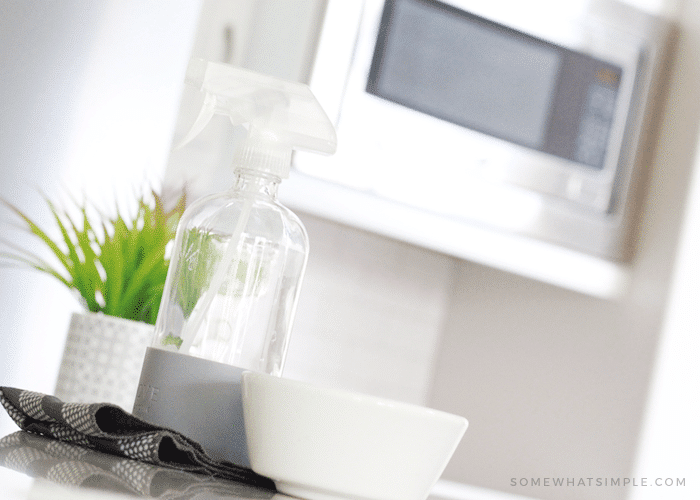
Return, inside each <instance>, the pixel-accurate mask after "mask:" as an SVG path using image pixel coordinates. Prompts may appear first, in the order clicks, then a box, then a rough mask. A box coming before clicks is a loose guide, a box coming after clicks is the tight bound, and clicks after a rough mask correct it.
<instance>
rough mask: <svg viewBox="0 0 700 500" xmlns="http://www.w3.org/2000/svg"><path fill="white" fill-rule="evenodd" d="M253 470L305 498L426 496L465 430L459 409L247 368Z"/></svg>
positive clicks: (402, 499) (414, 499) (417, 499)
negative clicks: (454, 412) (440, 408)
mask: <svg viewBox="0 0 700 500" xmlns="http://www.w3.org/2000/svg"><path fill="white" fill-rule="evenodd" d="M243 410H244V415H245V427H246V437H247V441H248V454H249V456H250V463H251V467H252V469H253V470H254V471H255V472H257V473H258V474H262V475H264V476H267V477H269V478H270V479H272V480H274V481H275V485H276V486H277V489H278V490H279V491H280V492H282V493H286V494H288V495H292V496H296V497H300V498H305V499H308V500H338V499H345V500H347V499H362V500H380V499H381V500H425V499H426V498H427V497H428V495H429V493H430V489H431V488H432V486H433V485H434V484H435V482H436V481H437V480H438V479H439V478H440V475H441V474H442V472H443V470H444V469H445V467H446V466H447V463H448V462H449V460H450V458H451V457H452V454H453V453H454V450H455V448H456V447H457V444H459V441H460V440H461V439H462V436H463V435H464V432H465V431H466V429H467V420H466V419H464V418H462V417H459V416H457V415H451V414H449V413H445V412H441V411H437V410H431V409H429V408H423V407H420V406H416V405H411V404H407V403H400V402H396V401H390V400H386V399H381V398H377V397H373V396H367V395H362V394H355V393H350V392H345V391H340V390H336V389H329V388H322V387H319V386H316V385H313V384H308V383H304V382H298V381H294V380H288V379H284V378H279V377H274V376H271V375H265V374H262V373H253V372H246V373H244V374H243Z"/></svg>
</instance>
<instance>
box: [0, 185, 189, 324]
mask: <svg viewBox="0 0 700 500" xmlns="http://www.w3.org/2000/svg"><path fill="white" fill-rule="evenodd" d="M185 201H186V196H185V194H184V192H183V193H182V194H181V195H180V196H179V197H178V199H177V202H176V203H174V204H173V206H172V208H166V207H165V203H164V200H163V197H162V196H160V195H159V194H157V193H156V192H155V191H151V192H150V193H148V194H144V195H142V196H140V198H139V199H138V208H137V210H136V214H135V216H134V217H132V218H125V217H124V216H122V213H120V211H119V209H117V210H116V215H115V216H104V215H99V216H97V217H96V218H97V219H98V220H94V218H92V217H91V216H90V215H89V214H92V213H95V212H97V211H96V210H95V209H94V207H93V206H90V205H88V204H87V203H82V204H79V203H77V202H76V203H75V207H74V208H75V209H77V211H76V210H73V211H71V213H75V214H76V215H74V216H73V217H71V216H70V215H69V211H68V210H64V209H60V208H58V207H57V206H56V204H54V203H53V202H52V201H51V200H49V199H46V203H47V205H48V207H49V209H50V210H51V213H52V215H53V222H54V223H55V228H54V229H57V230H58V231H59V232H60V235H61V236H60V237H59V238H56V239H55V240H54V239H52V238H51V237H50V236H49V233H48V232H47V231H46V230H44V229H43V228H41V227H39V225H38V224H36V223H35V222H34V221H33V220H32V219H30V218H29V217H28V216H27V215H26V214H25V213H24V212H23V211H22V210H20V209H19V208H17V207H16V206H14V205H12V204H10V203H8V202H6V201H3V204H4V205H5V206H6V207H8V208H9V209H10V210H11V212H12V213H13V214H14V215H15V216H16V217H18V218H19V220H20V223H21V226H22V227H23V229H25V230H28V231H29V232H30V233H31V234H32V235H33V236H34V237H36V238H38V239H39V241H40V242H41V243H42V244H43V245H45V246H46V247H47V248H48V249H49V250H50V253H51V254H52V255H53V256H54V257H55V258H56V259H57V262H58V265H52V264H50V263H48V262H46V261H45V260H44V259H42V258H41V257H39V256H38V255H36V254H35V253H33V252H31V251H25V250H23V249H21V248H20V247H18V246H17V245H16V244H13V243H11V242H10V241H8V240H6V239H3V240H2V243H3V244H4V246H5V247H6V248H7V250H6V251H5V250H3V251H0V257H1V258H2V259H3V260H6V261H10V262H13V263H16V264H21V265H27V266H29V267H31V268H33V269H36V270H38V271H41V272H44V273H47V274H49V275H51V276H53V277H54V278H56V279H58V280H59V281H60V282H61V283H63V284H64V285H65V286H67V287H68V288H69V289H71V290H72V291H74V292H77V293H78V294H79V295H80V298H81V302H82V303H83V305H84V306H85V308H86V309H87V310H89V311H92V312H101V313H104V314H107V315H110V316H117V317H120V318H126V319H131V320H135V321H141V322H144V323H149V324H155V321H156V316H157V315H158V308H159V306H160V301H161V297H162V295H163V288H164V285H165V278H166V275H167V272H168V265H169V258H168V256H166V246H167V245H168V243H169V242H170V241H171V240H173V239H174V237H175V231H176V229H177V224H178V222H179V220H180V217H181V216H182V213H183V211H184V208H185ZM97 213H99V212H97ZM76 219H80V220H78V221H77V222H76Z"/></svg>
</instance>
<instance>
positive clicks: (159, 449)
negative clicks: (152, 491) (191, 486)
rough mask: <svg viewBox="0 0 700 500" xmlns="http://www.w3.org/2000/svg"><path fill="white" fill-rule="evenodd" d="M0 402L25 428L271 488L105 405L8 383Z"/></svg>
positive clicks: (250, 473)
mask: <svg viewBox="0 0 700 500" xmlns="http://www.w3.org/2000/svg"><path fill="white" fill-rule="evenodd" d="M0 403H2V406H3V407H4V408H5V410H6V411H7V413H8V414H9V415H10V417H11V418H12V420H14V421H15V423H16V424H17V425H18V426H19V428H20V429H22V430H24V431H27V432H31V433H35V434H41V435H43V436H47V437H51V438H54V439H57V440H60V441H63V442H67V443H72V444H76V445H80V446H83V447H87V448H91V449H94V450H97V451H101V452H103V453H109V454H112V455H116V456H119V457H124V458H129V459H133V460H138V461H141V462H144V463H148V464H154V465H159V466H163V467H169V468H173V469H179V470H182V471H187V472H195V473H201V474H207V475H209V476H213V477H218V478H224V479H229V480H233V481H238V482H241V483H245V484H249V485H254V486H257V487H261V488H265V489H269V490H274V488H275V487H274V483H273V482H272V481H271V480H270V479H268V478H266V477H263V476H260V475H258V474H256V473H255V472H253V471H252V470H250V469H247V468H245V467H240V466H238V465H235V464H232V463H230V462H226V461H218V460H214V459H212V458H211V457H209V456H208V455H207V454H206V453H205V452H204V450H203V449H202V447H201V446H200V445H199V444H198V443H196V442H194V441H192V440H191V439H189V438H187V437H186V436H183V435H182V434H180V433H178V432H175V431H173V430H170V429H165V428H162V427H158V426H155V425H152V424H149V423H147V422H145V421H143V420H141V419H139V418H137V417H135V416H133V415H132V414H130V413H127V412H126V411H124V410H123V409H121V408H120V407H118V406H115V405H112V404H109V403H64V402H63V401H61V400H60V399H58V398H56V397H54V396H49V395H46V394H41V393H37V392H32V391H26V390H21V389H15V388H12V387H0Z"/></svg>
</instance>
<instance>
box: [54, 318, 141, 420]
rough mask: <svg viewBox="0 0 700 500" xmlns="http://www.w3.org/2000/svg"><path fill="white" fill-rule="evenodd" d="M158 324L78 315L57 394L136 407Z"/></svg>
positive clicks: (128, 408) (68, 399) (66, 398)
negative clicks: (135, 400) (140, 381)
mask: <svg viewBox="0 0 700 500" xmlns="http://www.w3.org/2000/svg"><path fill="white" fill-rule="evenodd" d="M152 340H153V325H148V324H146V323H140V322H137V321H132V320H128V319H122V318H117V317H114V316H106V315H104V314H96V313H74V314H73V316H72V317H71V322H70V326H69V328H68V337H67V339H66V347H65V349H64V351H63V359H62V361H61V368H60V369H59V372H58V381H57V382H56V391H55V395H56V397H58V398H59V399H61V400H63V401H66V402H71V403H104V402H108V403H113V404H116V405H118V406H121V407H122V408H123V409H124V410H126V411H129V412H130V411H132V409H133V405H134V399H135V398H136V390H137V388H138V383H139V378H140V376H141V366H142V365H143V357H144V355H145V353H146V347H147V346H149V345H150V344H151V341H152Z"/></svg>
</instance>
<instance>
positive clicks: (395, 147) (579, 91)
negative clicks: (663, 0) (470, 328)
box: [286, 0, 670, 262]
mask: <svg viewBox="0 0 700 500" xmlns="http://www.w3.org/2000/svg"><path fill="white" fill-rule="evenodd" d="M566 3H567V2H562V4H566ZM516 4H518V5H520V4H525V2H519V3H516ZM550 4H551V3H550ZM527 5H528V6H529V7H530V8H527V7H526V6H524V5H521V6H520V8H519V9H515V10H513V9H508V12H507V13H506V12H504V10H505V9H503V8H502V6H499V5H498V3H496V4H495V5H494V2H483V1H465V0H461V1H460V0H366V1H364V2H347V1H344V0H329V1H328V4H327V7H326V11H325V16H324V19H323V23H322V29H321V32H320V35H319V40H318V46H317V50H316V53H315V59H314V64H313V68H312V71H311V76H310V81H309V84H310V87H311V89H312V91H313V92H314V94H315V95H316V96H317V98H318V99H319V101H320V102H321V104H322V105H323V106H324V108H325V109H326V111H327V112H328V114H329V116H330V118H331V119H332V120H333V121H334V123H335V125H336V129H337V134H338V150H337V153H336V154H335V155H334V156H332V157H328V158H326V157H323V158H319V157H316V156H315V155H311V154H306V153H296V154H295V157H294V162H293V167H294V168H293V176H294V178H295V179H296V181H295V182H297V183H299V182H302V181H303V182H312V183H315V184H314V185H315V186H316V188H317V189H316V195H315V196H307V195H305V194H301V195H298V196H296V197H295V195H290V197H289V198H288V199H287V200H286V201H287V202H288V204H290V205H292V206H294V207H296V208H299V209H302V210H305V211H308V212H311V213H316V214H318V215H322V216H325V217H330V218H334V219H336V220H338V221H340V222H343V223H347V224H351V225H356V226H358V227H363V228H366V229H370V230H375V231H377V232H380V233H385V234H387V235H389V236H391V237H394V238H398V239H403V240H405V241H409V242H412V243H417V244H423V245H424V246H427V247H430V248H432V249H435V250H438V251H444V252H446V253H452V254H455V255H468V253H469V252H468V249H466V250H465V251H464V252H462V250H461V249H460V247H461V246H462V247H468V246H469V245H470V244H471V243H470V242H469V241H461V242H460V241H456V242H455V241H454V235H455V234H456V232H455V228H459V227H466V226H470V227H476V228H480V229H483V230H487V231H490V232H496V233H503V234H513V235H517V236H518V237H523V238H529V239H534V240H538V241H541V242H545V243H546V244H548V245H554V246H556V247H562V248H566V249H568V250H573V251H576V252H581V253H583V254H586V255H591V256H595V257H599V258H602V259H605V260H607V261H613V262H626V261H629V259H630V258H631V256H632V254H633V247H634V245H633V241H634V237H633V228H634V226H635V218H636V217H637V213H638V210H639V205H640V199H641V197H642V196H643V191H644V189H643V186H644V180H645V177H646V175H647V171H648V169H649V168H650V162H651V154H652V150H653V147H652V145H653V141H654V139H653V134H652V132H653V129H654V117H655V116H656V113H655V111H654V110H655V106H656V105H658V103H659V102H660V100H661V99H660V91H661V89H662V83H663V76H664V74H665V67H666V61H667V60H668V54H667V48H668V46H669V43H668V42H669V38H670V26H669V24H668V23H667V22H665V21H664V20H662V19H661V18H658V17H656V16H653V15H650V14H647V13H644V12H641V11H639V10H636V9H633V8H631V7H629V6H626V5H624V4H620V3H616V2H613V1H602V2H601V1H598V2H593V3H591V4H588V5H589V6H588V9H587V10H585V11H583V10H581V11H575V12H563V11H562V12H548V13H543V12H542V11H538V10H537V9H536V8H533V5H534V6H536V2H533V3H531V2H527ZM499 7H500V8H499ZM299 192H303V190H300V191H299ZM319 192H326V193H327V195H326V196H323V195H322V194H321V195H319V194H318V193H319ZM333 193H336V194H337V195H336V194H333ZM363 206H364V207H365V208H362V207H363ZM382 219H385V220H383V221H382ZM419 220H422V221H428V222H427V223H426V224H427V225H426V226H425V227H428V226H429V230H427V231H426V229H425V227H424V228H421V227H420V225H419V224H418V222H417V221H419ZM378 221H379V222H378ZM430 221H432V222H430ZM437 227H444V231H442V233H440V232H436V231H435V228H437ZM426 234H430V237H427V236H426Z"/></svg>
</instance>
